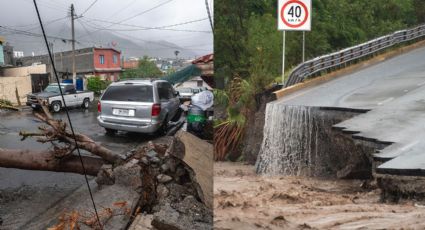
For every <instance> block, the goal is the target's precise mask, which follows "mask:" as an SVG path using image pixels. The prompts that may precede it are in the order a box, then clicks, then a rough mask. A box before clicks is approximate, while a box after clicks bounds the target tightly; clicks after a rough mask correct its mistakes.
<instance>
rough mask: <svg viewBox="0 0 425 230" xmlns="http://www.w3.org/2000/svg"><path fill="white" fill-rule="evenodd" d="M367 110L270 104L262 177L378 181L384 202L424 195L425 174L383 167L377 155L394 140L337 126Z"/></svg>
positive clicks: (261, 155) (259, 167) (260, 168)
mask: <svg viewBox="0 0 425 230" xmlns="http://www.w3.org/2000/svg"><path fill="white" fill-rule="evenodd" d="M365 112H367V110H357V109H350V108H330V107H306V106H293V105H283V104H278V103H269V104H268V105H267V108H266V115H265V126H264V132H263V134H264V138H263V141H262V144H261V150H260V152H259V154H258V158H257V162H256V171H257V173H259V174H263V175H288V176H313V177H327V178H344V179H372V178H373V179H376V182H377V184H378V186H379V188H381V190H382V194H381V198H382V200H383V201H398V200H399V199H400V198H414V199H423V198H424V197H425V178H424V177H423V176H418V175H416V174H415V175H410V174H409V173H410V171H409V172H407V173H406V174H403V172H404V171H403V170H397V172H396V173H392V172H391V171H388V170H387V171H382V170H381V171H380V170H379V168H378V166H379V165H380V164H381V163H382V159H379V158H376V157H374V153H377V152H379V151H380V150H382V149H384V148H386V147H388V146H389V145H391V144H392V143H391V142H386V141H383V140H377V139H373V138H368V137H365V136H362V135H360V134H358V132H355V131H348V130H345V129H344V128H342V127H337V128H336V127H334V125H335V124H337V123H340V122H342V121H344V120H347V119H350V118H352V117H354V116H356V115H358V114H360V113H365Z"/></svg>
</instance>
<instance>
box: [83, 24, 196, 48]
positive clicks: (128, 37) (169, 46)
mask: <svg viewBox="0 0 425 230" xmlns="http://www.w3.org/2000/svg"><path fill="white" fill-rule="evenodd" d="M86 23H87V21H86ZM92 24H94V25H95V26H99V25H97V24H96V23H93V22H92ZM87 25H88V26H91V25H90V24H87ZM115 33H116V34H119V35H121V36H123V37H125V38H127V39H132V40H133V39H134V40H139V41H143V42H146V43H153V44H157V45H159V46H162V47H165V48H167V49H170V48H171V49H181V48H182V47H179V46H172V45H167V44H164V43H161V42H155V41H150V40H145V39H142V38H139V37H135V36H131V35H128V34H124V33H120V32H117V31H115ZM186 49H191V48H189V47H186ZM192 49H193V48H192ZM199 50H204V49H199Z"/></svg>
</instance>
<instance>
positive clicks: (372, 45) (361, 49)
mask: <svg viewBox="0 0 425 230" xmlns="http://www.w3.org/2000/svg"><path fill="white" fill-rule="evenodd" d="M424 35H425V25H420V26H417V27H415V28H412V29H407V30H400V31H396V32H394V33H392V34H389V35H386V36H382V37H379V38H375V39H373V40H371V41H368V42H365V43H362V44H359V45H356V46H353V47H349V48H346V49H343V50H340V51H337V52H334V53H331V54H327V55H323V56H320V57H316V58H314V59H311V60H308V61H306V62H303V63H301V64H299V65H298V66H296V67H295V68H294V69H293V70H292V72H291V73H290V74H289V78H288V80H287V81H286V83H285V87H288V86H291V85H294V84H297V83H299V82H302V81H303V80H304V79H306V78H308V77H310V76H312V75H313V74H315V73H318V72H320V71H324V70H329V69H330V68H334V67H338V66H341V65H343V64H346V63H348V62H350V61H353V60H357V59H359V58H361V57H364V56H367V55H371V54H374V53H376V52H378V51H380V50H383V49H386V48H389V47H391V46H394V45H397V44H399V43H402V42H407V41H410V40H413V39H416V38H419V37H422V36H424Z"/></svg>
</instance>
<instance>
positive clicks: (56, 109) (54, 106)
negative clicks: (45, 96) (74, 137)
mask: <svg viewBox="0 0 425 230" xmlns="http://www.w3.org/2000/svg"><path fill="white" fill-rule="evenodd" d="M61 107H62V105H61V103H60V102H59V101H54V102H53V103H52V110H53V112H55V113H58V112H59V111H60V110H61Z"/></svg>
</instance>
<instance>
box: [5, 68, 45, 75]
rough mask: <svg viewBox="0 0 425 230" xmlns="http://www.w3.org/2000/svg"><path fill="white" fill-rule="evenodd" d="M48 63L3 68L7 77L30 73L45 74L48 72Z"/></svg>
mask: <svg viewBox="0 0 425 230" xmlns="http://www.w3.org/2000/svg"><path fill="white" fill-rule="evenodd" d="M46 71H47V69H46V65H34V66H24V67H16V68H5V69H4V70H3V76H5V77H23V76H29V75H30V74H43V73H47V72H46Z"/></svg>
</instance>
